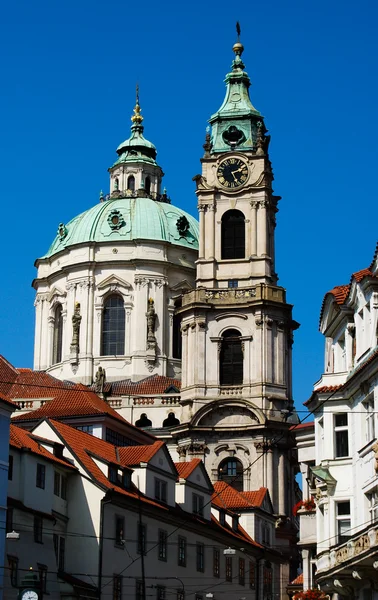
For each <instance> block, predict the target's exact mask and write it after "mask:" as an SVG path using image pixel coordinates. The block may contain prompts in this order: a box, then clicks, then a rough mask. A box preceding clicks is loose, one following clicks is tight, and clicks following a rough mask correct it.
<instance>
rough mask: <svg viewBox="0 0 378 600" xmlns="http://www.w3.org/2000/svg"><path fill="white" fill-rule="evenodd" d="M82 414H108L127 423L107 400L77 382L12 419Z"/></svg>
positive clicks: (32, 419)
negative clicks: (41, 404) (37, 406)
mask: <svg viewBox="0 0 378 600" xmlns="http://www.w3.org/2000/svg"><path fill="white" fill-rule="evenodd" d="M24 397H25V396H24ZM82 415H86V416H89V415H109V416H110V417H113V418H114V419H117V421H121V422H122V423H128V422H127V421H126V420H125V419H124V418H123V417H121V415H119V414H118V413H117V411H115V410H114V408H112V407H111V406H109V404H108V403H107V402H105V401H104V400H102V399H101V398H99V396H97V394H95V393H94V392H92V391H90V390H89V389H88V388H87V387H86V386H85V385H82V384H77V385H75V386H74V388H71V389H64V390H59V394H58V396H57V397H56V398H54V399H53V400H47V401H46V402H45V404H44V405H43V406H41V407H40V408H37V409H36V410H32V411H30V412H28V413H23V414H21V415H17V416H16V417H14V419H13V420H14V421H36V420H39V419H44V418H45V417H50V418H52V419H60V418H64V417H73V416H82Z"/></svg>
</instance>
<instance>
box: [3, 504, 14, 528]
mask: <svg viewBox="0 0 378 600" xmlns="http://www.w3.org/2000/svg"><path fill="white" fill-rule="evenodd" d="M11 531H13V508H12V507H11V506H8V507H7V520H6V523H5V532H6V533H10V532H11Z"/></svg>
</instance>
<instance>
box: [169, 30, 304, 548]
mask: <svg viewBox="0 0 378 600" xmlns="http://www.w3.org/2000/svg"><path fill="white" fill-rule="evenodd" d="M239 33H240V30H239V31H238V34H239ZM243 50H244V48H243V45H242V44H241V43H240V40H239V35H238V40H237V42H236V43H235V45H234V46H233V52H234V55H235V56H234V59H233V62H232V67H231V71H230V72H229V73H228V74H227V76H226V96H225V99H224V102H223V104H222V106H221V107H220V109H219V110H218V111H217V112H216V113H214V114H213V115H212V116H211V118H210V124H211V130H210V128H209V129H208V131H207V134H206V141H205V144H204V150H205V152H204V155H203V158H202V159H201V163H202V173H201V174H200V175H197V176H196V177H194V180H195V182H196V187H197V190H196V194H197V198H198V210H199V216H200V219H199V223H200V242H199V258H198V261H197V278H196V288H195V289H194V290H192V291H189V292H187V293H186V294H184V295H183V299H182V307H181V309H179V314H180V315H181V330H182V389H181V404H182V415H181V425H180V426H179V427H178V428H176V429H175V436H176V441H177V446H178V454H179V456H180V458H181V460H188V459H190V457H191V456H196V457H198V458H202V459H203V460H204V462H205V465H206V467H207V469H208V472H209V475H210V477H211V479H212V481H217V480H225V481H227V482H232V485H234V486H235V487H237V489H239V490H240V489H242V490H244V491H249V490H256V489H259V488H260V487H267V488H268V490H269V493H270V496H271V499H272V503H273V507H274V512H275V515H276V516H277V523H279V528H280V532H281V533H280V535H281V536H282V537H283V538H286V539H294V538H293V536H295V528H296V526H295V523H294V522H293V517H292V507H293V506H294V504H295V501H296V500H295V493H294V490H295V470H296V466H295V465H296V463H295V454H294V451H293V442H292V441H291V436H290V432H289V430H290V426H291V425H292V424H293V423H297V416H296V414H295V411H294V408H293V398H292V379H291V373H292V342H293V331H294V330H295V329H296V328H297V327H298V323H296V322H295V321H293V319H292V306H291V305H290V304H288V303H287V302H286V291H285V289H284V288H282V287H280V286H278V285H277V279H278V278H277V274H276V272H275V258H274V232H275V224H276V219H275V217H276V213H277V203H278V200H279V197H278V196H275V195H274V193H273V189H272V181H273V174H272V168H271V163H270V159H269V153H268V148H269V141H270V138H269V136H267V135H266V133H267V130H266V127H265V124H264V119H263V117H262V115H261V113H260V112H259V111H258V110H257V109H256V108H255V107H254V106H253V104H252V102H251V100H250V97H249V88H250V79H249V76H248V74H247V73H246V71H245V67H244V63H243V61H242V54H243Z"/></svg>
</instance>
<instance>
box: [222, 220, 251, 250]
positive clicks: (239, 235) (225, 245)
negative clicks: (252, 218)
mask: <svg viewBox="0 0 378 600" xmlns="http://www.w3.org/2000/svg"><path fill="white" fill-rule="evenodd" d="M245 220H246V219H245V214H244V213H243V212H242V211H241V210H237V209H230V210H226V211H225V212H224V213H223V215H222V218H221V260H243V259H245V255H246V243H245V242H246V235H245V229H246V227H245Z"/></svg>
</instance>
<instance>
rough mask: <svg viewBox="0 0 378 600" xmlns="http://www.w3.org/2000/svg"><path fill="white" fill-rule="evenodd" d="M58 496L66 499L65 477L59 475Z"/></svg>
mask: <svg viewBox="0 0 378 600" xmlns="http://www.w3.org/2000/svg"><path fill="white" fill-rule="evenodd" d="M60 497H61V498H62V500H67V477H64V476H63V475H61V476H60Z"/></svg>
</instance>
